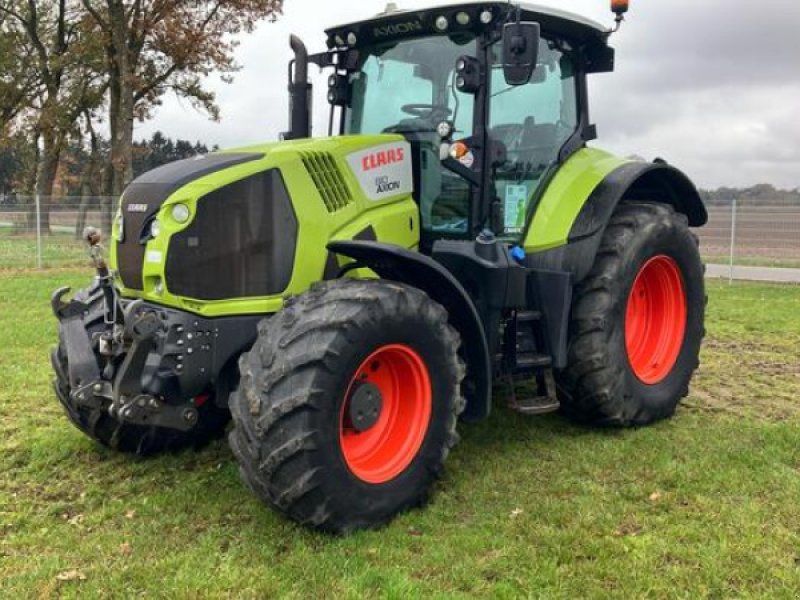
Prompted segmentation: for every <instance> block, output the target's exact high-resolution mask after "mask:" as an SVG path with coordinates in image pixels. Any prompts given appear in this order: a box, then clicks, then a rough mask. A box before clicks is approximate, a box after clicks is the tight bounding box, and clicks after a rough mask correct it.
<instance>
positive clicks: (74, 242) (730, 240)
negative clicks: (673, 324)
mask: <svg viewBox="0 0 800 600" xmlns="http://www.w3.org/2000/svg"><path fill="white" fill-rule="evenodd" d="M116 204H117V203H116V200H115V199H113V198H110V197H92V198H74V197H63V198H61V197H59V198H51V197H48V198H37V197H30V196H27V197H26V196H18V197H9V196H5V197H4V196H0V269H30V268H54V267H55V268H57V267H68V266H80V265H85V264H87V251H86V246H85V244H84V243H83V242H82V241H81V239H80V234H81V233H82V231H83V229H84V228H85V227H86V226H89V225H91V226H93V227H97V228H98V229H101V230H103V231H106V232H107V231H109V229H110V227H111V219H112V216H113V214H114V212H115V211H116ZM708 214H709V220H708V224H707V225H706V226H705V227H702V228H699V229H697V234H698V236H699V237H700V250H701V252H702V254H703V258H704V260H705V261H706V262H708V263H715V264H725V265H739V266H764V267H789V268H800V204H797V203H791V202H788V201H779V200H776V201H773V202H763V201H761V202H758V203H754V202H752V201H748V200H734V199H732V200H731V201H730V202H727V203H724V204H716V205H712V206H709V207H708Z"/></svg>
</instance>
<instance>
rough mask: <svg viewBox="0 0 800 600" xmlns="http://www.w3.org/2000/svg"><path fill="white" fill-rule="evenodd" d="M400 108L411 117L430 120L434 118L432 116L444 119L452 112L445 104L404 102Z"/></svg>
mask: <svg viewBox="0 0 800 600" xmlns="http://www.w3.org/2000/svg"><path fill="white" fill-rule="evenodd" d="M400 110H402V111H403V112H404V113H406V114H407V115H411V116H412V117H417V118H418V119H427V120H431V121H432V120H434V117H438V118H439V119H445V118H447V117H449V116H450V115H451V114H452V112H453V111H452V110H450V109H449V108H447V107H446V106H439V105H437V104H404V105H403V106H401V107H400Z"/></svg>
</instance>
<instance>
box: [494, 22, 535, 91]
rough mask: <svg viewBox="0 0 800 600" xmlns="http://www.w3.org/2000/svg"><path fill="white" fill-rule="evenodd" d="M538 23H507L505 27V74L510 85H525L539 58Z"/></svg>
mask: <svg viewBox="0 0 800 600" xmlns="http://www.w3.org/2000/svg"><path fill="white" fill-rule="evenodd" d="M540 37H541V29H540V27H539V24H538V23H506V24H505V25H504V26H503V74H504V75H505V78H506V83H507V84H508V85H525V84H526V83H528V82H529V81H530V79H531V75H532V74H533V70H534V69H535V68H536V59H537V58H538V56H539V38H540Z"/></svg>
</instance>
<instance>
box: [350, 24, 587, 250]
mask: <svg viewBox="0 0 800 600" xmlns="http://www.w3.org/2000/svg"><path fill="white" fill-rule="evenodd" d="M536 39H537V41H538V44H539V47H538V52H536V53H535V54H536V55H537V60H536V67H535V68H534V69H533V70H532V75H531V76H530V78H529V79H528V80H527V82H525V83H519V82H516V83H517V85H512V84H510V83H508V78H507V74H508V64H507V55H506V56H504V45H503V43H502V41H498V42H495V43H493V44H492V45H490V46H489V49H488V52H487V54H486V60H487V61H488V69H483V74H482V77H483V80H482V81H481V85H483V86H484V87H485V88H486V90H487V93H486V94H477V95H474V94H470V93H466V92H461V91H459V89H458V87H459V86H458V84H457V82H458V77H459V73H458V70H457V65H458V64H459V63H463V60H462V59H463V57H474V56H476V55H477V53H478V49H477V46H478V44H477V43H476V40H475V38H474V37H472V36H469V37H467V36H463V37H458V36H444V35H437V36H430V37H422V38H416V39H410V40H405V41H399V42H393V43H388V44H385V45H379V46H374V47H368V48H362V49H360V52H361V65H360V69H359V70H358V71H356V72H354V73H352V74H351V76H350V77H351V85H352V95H351V102H350V106H349V107H348V109H347V111H346V113H345V123H344V131H345V133H349V134H379V133H399V134H401V135H403V136H404V137H406V139H408V141H409V142H410V143H411V145H412V147H413V148H414V154H415V156H416V157H417V160H416V162H417V164H415V170H416V173H417V181H416V185H415V193H416V197H417V200H418V202H419V204H420V212H421V219H422V228H423V231H424V232H425V233H426V234H428V235H429V236H432V237H471V236H472V235H474V232H475V231H476V230H478V229H480V228H483V227H486V226H488V225H489V223H488V222H484V223H471V222H470V218H471V215H472V214H474V211H472V210H471V208H472V203H473V202H476V201H478V200H477V198H478V196H477V194H476V189H477V188H476V186H475V185H473V184H471V183H470V182H469V181H468V180H467V179H466V178H465V177H464V176H462V175H461V174H458V173H457V172H456V171H454V170H453V169H451V168H447V166H446V165H445V164H443V162H442V159H443V158H446V157H443V156H442V154H441V146H442V142H443V140H442V137H441V135H440V134H439V131H441V129H439V125H440V124H441V123H442V122H443V121H447V122H450V123H451V124H452V126H453V133H452V136H451V140H444V141H452V142H462V144H458V148H459V151H458V154H457V155H456V156H455V158H456V159H457V160H458V162H459V163H460V165H461V166H462V167H465V168H467V169H470V170H473V171H477V169H479V168H480V161H481V151H482V149H483V148H484V147H487V146H488V147H492V148H502V152H500V153H499V154H498V156H499V157H500V158H499V159H496V158H495V159H493V161H494V162H493V163H492V165H491V168H490V171H489V172H487V173H486V174H485V175H484V176H485V177H487V178H488V180H489V181H488V196H489V201H490V202H493V203H494V204H495V206H498V205H499V210H500V215H501V219H499V223H498V222H495V223H494V224H493V225H494V229H495V233H497V234H498V235H500V236H502V237H504V238H508V239H512V240H516V239H519V238H520V236H521V235H522V233H523V230H524V228H525V225H526V223H527V220H528V219H527V215H528V213H529V209H530V208H531V207H532V205H533V203H534V199H535V197H536V194H537V192H538V191H539V190H540V189H541V188H542V187H543V186H542V184H543V183H544V181H545V179H546V174H547V173H548V171H549V170H550V169H551V167H552V166H553V165H555V164H556V163H557V160H558V155H559V151H560V149H561V147H562V146H563V145H564V143H565V142H566V141H567V140H568V139H569V138H570V137H571V136H572V135H573V134H574V133H575V131H576V129H577V127H578V120H579V119H578V106H577V94H576V79H575V76H574V68H573V63H572V59H571V56H570V54H569V53H568V52H567V51H566V50H565V49H563V48H562V47H561V46H559V45H557V44H556V43H555V42H553V41H550V40H548V39H547V38H546V37H541V38H539V37H538V36H537V37H536ZM487 71H488V72H487ZM482 96H483V97H485V98H486V100H485V102H486V103H487V104H488V107H487V108H488V114H487V117H488V118H487V126H488V128H487V130H486V132H485V134H486V136H487V137H488V139H486V140H485V141H484V140H482V139H478V136H476V135H475V133H476V131H475V128H476V127H477V124H476V101H477V100H476V99H478V98H481V97H482Z"/></svg>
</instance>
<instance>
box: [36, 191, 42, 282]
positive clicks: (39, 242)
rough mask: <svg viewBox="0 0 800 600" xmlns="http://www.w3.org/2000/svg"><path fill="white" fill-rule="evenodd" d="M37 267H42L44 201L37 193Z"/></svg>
mask: <svg viewBox="0 0 800 600" xmlns="http://www.w3.org/2000/svg"><path fill="white" fill-rule="evenodd" d="M35 201H36V267H37V268H39V269H41V268H42V203H41V201H40V199H39V194H36V200H35Z"/></svg>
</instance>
